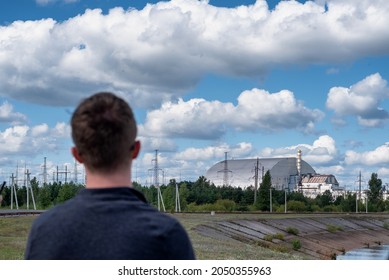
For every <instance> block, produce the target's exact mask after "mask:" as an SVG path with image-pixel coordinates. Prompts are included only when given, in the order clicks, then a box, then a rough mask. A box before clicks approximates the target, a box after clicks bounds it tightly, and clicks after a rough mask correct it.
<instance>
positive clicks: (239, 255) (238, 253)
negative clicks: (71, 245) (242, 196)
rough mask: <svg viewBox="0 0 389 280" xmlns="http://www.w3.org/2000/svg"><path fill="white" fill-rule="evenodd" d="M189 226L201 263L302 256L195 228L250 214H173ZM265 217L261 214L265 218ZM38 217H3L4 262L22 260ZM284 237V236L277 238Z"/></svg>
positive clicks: (0, 232) (0, 256) (1, 257)
mask: <svg viewBox="0 0 389 280" xmlns="http://www.w3.org/2000/svg"><path fill="white" fill-rule="evenodd" d="M173 216H175V217H176V218H177V219H178V220H179V221H180V222H181V224H182V225H183V226H184V227H185V229H186V230H187V232H188V235H189V238H190V239H191V241H192V244H193V248H194V250H195V254H196V258H197V259H199V260H255V259H267V260H289V259H300V257H298V256H296V255H293V254H289V253H287V252H286V250H282V248H281V249H278V248H276V247H274V248H272V249H270V248H265V247H262V246H260V245H259V244H256V243H254V242H240V241H238V240H234V239H228V240H227V239H226V240H220V239H215V238H211V237H207V236H203V235H201V234H199V233H198V232H197V231H195V230H194V228H195V227H196V226H198V225H202V224H205V223H214V222H220V221H226V220H234V219H242V218H247V219H253V218H256V215H252V214H247V215H244V214H243V215H242V214H226V215H225V214H223V215H222V214H216V215H214V216H211V215H210V214H173ZM264 216H265V215H261V218H263V217H264ZM34 219H35V217H34V216H22V217H7V218H0V260H18V259H19V260H20V259H23V258H24V250H25V246H26V241H27V237H28V232H29V230H30V227H31V224H32V222H33V220H34ZM275 236H276V237H275V238H279V239H281V238H283V235H282V236H281V235H275Z"/></svg>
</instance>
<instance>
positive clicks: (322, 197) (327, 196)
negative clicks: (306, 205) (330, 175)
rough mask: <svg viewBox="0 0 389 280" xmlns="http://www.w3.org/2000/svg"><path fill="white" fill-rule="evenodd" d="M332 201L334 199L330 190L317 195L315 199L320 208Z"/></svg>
mask: <svg viewBox="0 0 389 280" xmlns="http://www.w3.org/2000/svg"><path fill="white" fill-rule="evenodd" d="M333 200H334V199H333V197H332V193H331V191H330V190H326V191H324V193H323V194H318V195H317V197H316V202H317V204H318V205H319V206H320V207H321V208H324V207H326V206H328V205H331V204H332V203H333Z"/></svg>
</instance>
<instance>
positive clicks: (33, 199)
mask: <svg viewBox="0 0 389 280" xmlns="http://www.w3.org/2000/svg"><path fill="white" fill-rule="evenodd" d="M30 174H31V173H30V172H29V170H28V169H27V170H26V181H27V182H26V189H27V209H30V205H29V196H30V195H29V193H28V190H30V192H31V198H32V203H33V205H34V210H36V205H35V198H34V191H33V190H32V186H31V179H30Z"/></svg>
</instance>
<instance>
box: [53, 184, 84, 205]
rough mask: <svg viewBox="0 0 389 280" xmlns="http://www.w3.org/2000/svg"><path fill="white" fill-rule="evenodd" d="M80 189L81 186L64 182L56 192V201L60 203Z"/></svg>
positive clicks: (73, 195)
mask: <svg viewBox="0 0 389 280" xmlns="http://www.w3.org/2000/svg"><path fill="white" fill-rule="evenodd" d="M80 189H81V186H80V185H76V184H74V183H65V184H63V185H61V187H60V189H59V192H58V198H57V202H58V203H62V202H65V201H66V200H68V199H71V198H73V197H75V196H76V194H77V193H78V191H79V190H80Z"/></svg>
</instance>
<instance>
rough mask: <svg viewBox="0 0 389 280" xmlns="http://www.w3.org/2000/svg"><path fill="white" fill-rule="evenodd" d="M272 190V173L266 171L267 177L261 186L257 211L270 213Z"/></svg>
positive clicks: (263, 179)
mask: <svg viewBox="0 0 389 280" xmlns="http://www.w3.org/2000/svg"><path fill="white" fill-rule="evenodd" d="M270 188H271V175H270V171H269V170H268V171H266V173H265V176H263V178H262V183H261V184H260V186H259V191H258V199H257V205H256V207H257V209H259V210H261V211H270Z"/></svg>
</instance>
